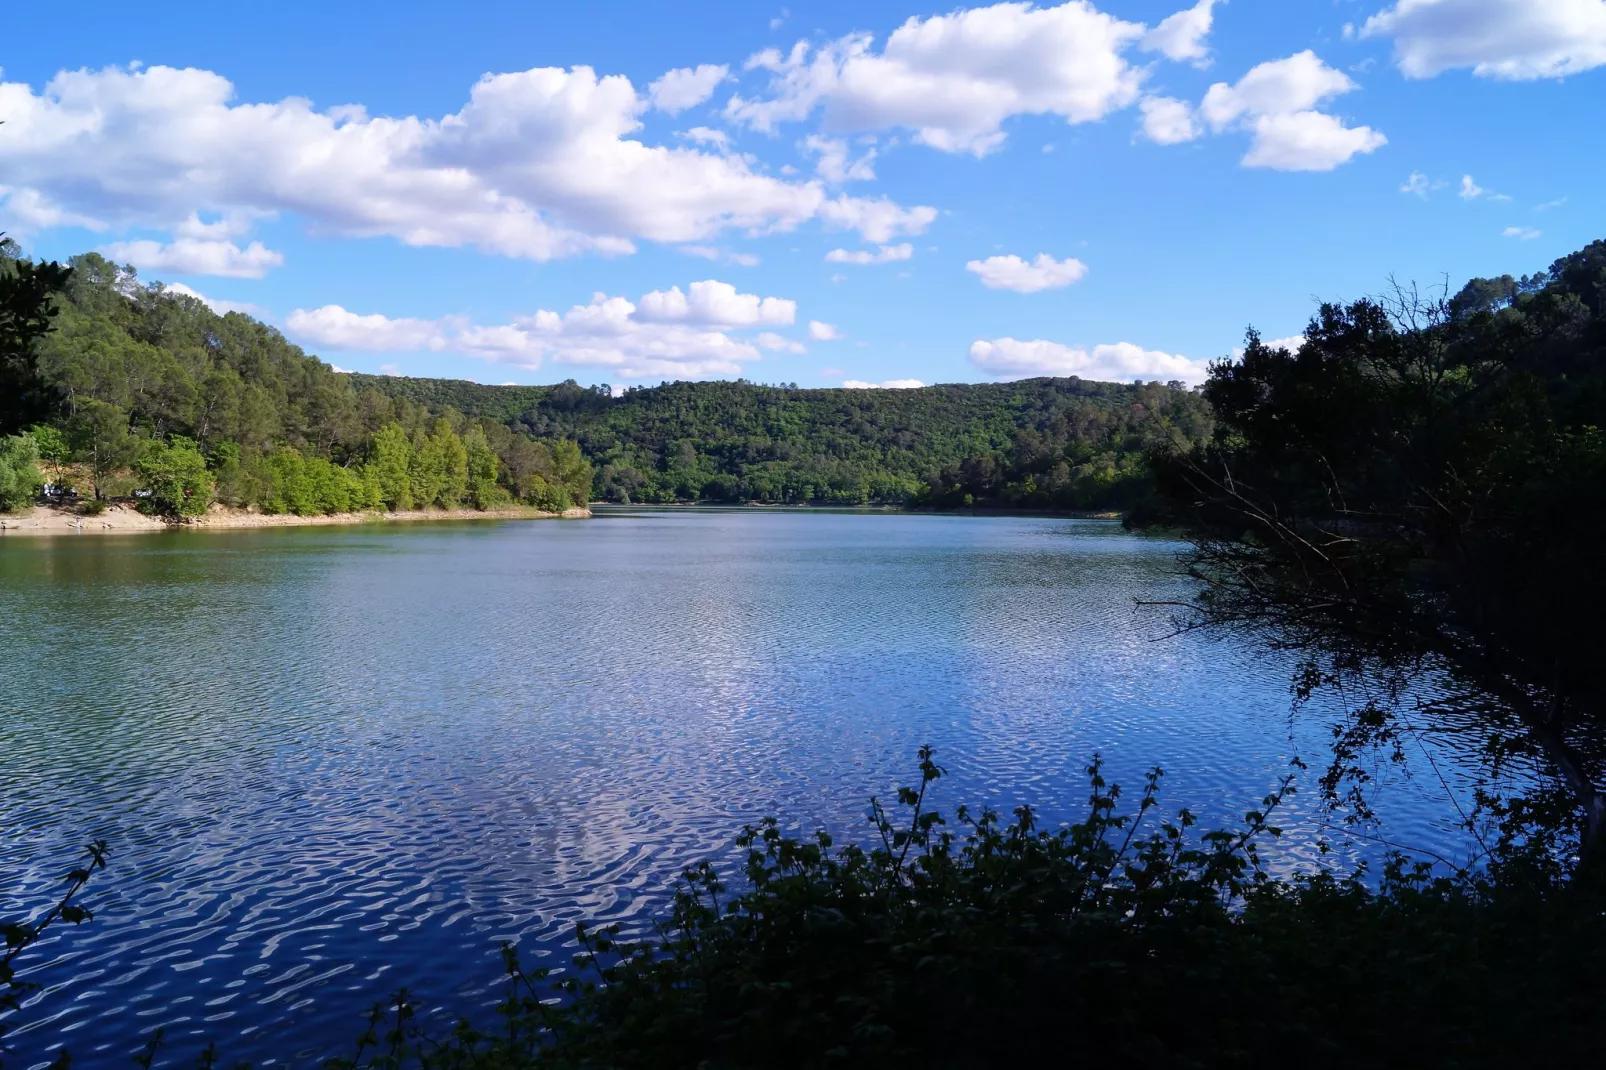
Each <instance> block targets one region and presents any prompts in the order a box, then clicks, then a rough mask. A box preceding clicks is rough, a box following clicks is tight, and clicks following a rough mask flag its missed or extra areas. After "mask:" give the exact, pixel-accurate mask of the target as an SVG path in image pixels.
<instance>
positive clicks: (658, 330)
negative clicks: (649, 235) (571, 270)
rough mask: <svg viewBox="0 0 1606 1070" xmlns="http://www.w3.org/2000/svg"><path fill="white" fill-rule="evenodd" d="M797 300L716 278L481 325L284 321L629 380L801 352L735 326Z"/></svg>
mask: <svg viewBox="0 0 1606 1070" xmlns="http://www.w3.org/2000/svg"><path fill="white" fill-rule="evenodd" d="M796 307H797V306H796V304H795V303H794V302H792V301H788V300H784V299H781V298H773V297H765V298H760V297H758V296H757V295H756V294H741V293H737V292H736V289H735V287H733V286H730V285H729V284H727V283H722V282H717V281H713V280H708V281H707V282H704V283H692V284H691V285H690V286H688V287H687V288H686V290H685V291H681V290H680V288H679V287H671V288H670V289H669V290H655V291H653V292H652V293H649V294H646V295H644V296H643V297H642V298H641V300H640V302H639V303H638V302H631V301H629V300H627V299H625V298H623V297H610V296H608V295H607V294H602V293H599V294H594V295H592V298H591V301H590V302H589V303H588V304H584V305H575V306H573V307H572V308H570V309H569V310H568V311H567V312H564V313H558V312H551V311H547V310H545V309H542V310H540V311H537V312H535V313H534V314H533V315H528V316H516V317H514V318H513V319H512V321H511V322H508V323H503V324H490V325H482V324H475V323H471V322H469V321H467V320H465V319H463V318H461V317H454V316H448V317H443V318H441V319H434V320H421V319H392V318H390V317H387V316H382V315H377V314H374V315H359V314H357V313H353V312H348V311H347V310H346V309H344V308H342V307H340V306H339V305H325V306H324V307H323V308H318V309H312V310H306V309H297V310H296V311H295V312H293V313H291V315H290V317H289V319H288V320H287V321H286V324H285V326H286V329H287V332H288V333H289V334H290V335H291V336H292V337H293V338H295V339H297V340H298V341H301V342H303V343H305V344H307V345H311V346H321V347H325V348H328V349H333V350H340V351H358V350H360V351H370V352H387V351H415V350H429V351H433V352H449V353H461V354H464V355H467V356H473V357H479V358H482V359H484V360H490V361H495V362H498V363H504V364H510V365H514V366H516V367H520V368H531V369H533V368H539V367H541V366H542V365H543V363H545V362H546V361H548V360H550V361H552V362H553V363H556V364H562V365H570V366H576V367H586V368H597V369H604V370H606V371H607V372H608V373H609V374H610V375H612V376H614V377H616V378H619V379H624V380H647V379H655V378H679V379H700V378H707V377H710V376H718V375H740V374H741V373H742V363H743V362H744V361H756V360H758V359H760V350H761V349H769V350H780V351H785V352H793V353H797V352H802V351H803V348H802V346H801V345H800V344H799V343H797V342H795V341H792V340H790V339H787V338H785V337H784V336H782V335H780V334H777V333H776V332H773V331H761V332H758V333H757V334H756V335H754V336H753V337H751V338H748V337H743V336H740V335H737V334H733V333H731V332H733V331H738V330H742V329H745V328H752V327H756V326H768V325H780V324H790V323H792V322H793V320H794V319H795V315H796Z"/></svg>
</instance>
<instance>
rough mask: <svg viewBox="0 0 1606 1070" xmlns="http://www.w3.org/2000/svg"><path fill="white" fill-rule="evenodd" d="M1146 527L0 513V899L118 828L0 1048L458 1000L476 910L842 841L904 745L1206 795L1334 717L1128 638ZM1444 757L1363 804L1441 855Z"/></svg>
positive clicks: (581, 901) (886, 782) (946, 794)
mask: <svg viewBox="0 0 1606 1070" xmlns="http://www.w3.org/2000/svg"><path fill="white" fill-rule="evenodd" d="M1178 548H1179V547H1178V546H1177V545H1176V544H1175V543H1172V542H1168V541H1166V540H1164V539H1156V538H1148V537H1140V536H1135V535H1131V534H1128V533H1126V532H1124V531H1123V530H1122V529H1121V527H1120V526H1119V525H1118V524H1114V523H1111V522H1104V521H1074V520H1060V519H1042V518H975V517H942V516H922V515H902V514H892V515H887V514H874V513H868V514H867V513H854V512H842V513H833V512H821V511H808V512H806V513H805V512H803V511H794V510H758V509H744V510H717V509H696V510H693V509H662V510H642V509H621V510H611V511H607V512H605V514H604V515H602V516H599V518H598V519H596V520H593V521H590V522H585V523H558V522H510V523H490V522H485V523H471V524H460V525H459V524H437V525H427V526H418V527H414V528H408V527H405V526H397V527H386V528H382V529H380V528H348V529H338V528H310V529H303V530H294V529H281V530H268V531H254V532H217V533H174V534H172V535H161V536H138V537H94V538H79V539H74V538H63V539H55V540H40V539H31V540H21V539H15V538H13V539H9V540H0V651H3V660H0V760H3V763H4V775H3V785H0V832H3V836H0V916H7V917H10V916H16V915H17V914H18V913H19V912H21V911H24V910H26V909H27V908H29V907H35V906H38V905H40V904H43V903H44V902H45V901H46V900H47V899H48V898H49V896H50V895H51V893H52V891H53V890H54V888H55V887H56V882H57V881H58V880H59V878H60V875H61V873H62V872H63V871H64V870H65V868H66V867H67V866H68V865H69V864H70V862H71V860H72V858H73V855H74V851H75V850H76V847H77V845H79V844H82V843H84V842H87V841H88V840H89V839H91V838H103V839H105V840H107V841H108V842H109V843H110V845H111V850H112V855H111V866H110V868H109V869H108V870H107V871H106V872H105V873H104V874H101V875H97V877H96V878H95V881H94V883H93V885H92V886H91V889H90V891H89V892H88V894H87V898H86V902H87V903H88V904H89V905H91V906H92V907H93V908H94V909H95V911H96V915H97V916H96V919H95V920H94V921H93V922H92V923H90V924H88V925H85V926H83V927H81V928H77V929H71V928H65V929H60V930H57V931H56V932H55V933H54V935H52V936H51V937H50V938H49V939H47V940H44V941H42V942H41V943H40V945H38V946H37V947H36V948H35V949H33V950H32V952H31V953H30V954H29V955H28V956H26V958H25V960H24V962H23V966H24V970H25V973H26V975H27V976H28V977H30V978H32V979H36V980H38V981H39V982H41V983H43V984H44V985H46V986H47V987H46V988H45V989H44V991H43V992H41V993H40V994H39V995H38V996H37V997H35V998H34V999H32V1000H30V1002H29V1005H28V1006H27V1007H26V1008H24V1010H23V1012H22V1013H21V1015H19V1016H18V1018H17V1020H16V1023H15V1024H16V1025H17V1027H18V1028H17V1030H16V1032H15V1033H14V1034H13V1036H12V1040H13V1043H14V1045H15V1047H16V1049H17V1050H18V1053H19V1055H20V1059H19V1061H18V1062H17V1064H16V1065H22V1066H28V1065H35V1066H42V1065H44V1064H45V1063H46V1062H48V1061H49V1059H50V1058H51V1056H52V1055H53V1053H54V1052H55V1051H56V1050H57V1049H58V1048H59V1047H60V1046H62V1045H64V1044H65V1045H67V1046H69V1047H70V1049H71V1051H72V1053H73V1055H74V1065H77V1066H84V1067H95V1066H101V1065H112V1066H125V1065H128V1061H129V1059H130V1057H131V1056H132V1054H133V1053H134V1052H135V1051H136V1050H137V1049H138V1048H139V1047H140V1046H141V1045H142V1044H144V1043H145V1041H146V1040H147V1039H148V1038H149V1036H150V1034H151V1033H152V1032H153V1031H154V1030H156V1029H157V1028H162V1029H164V1030H165V1031H166V1035H167V1037H168V1044H167V1047H166V1049H165V1051H166V1054H167V1058H168V1060H169V1063H170V1064H171V1065H178V1064H179V1063H181V1062H182V1063H184V1064H186V1065H188V1064H190V1063H192V1062H193V1060H194V1057H195V1054H196V1053H197V1052H198V1051H199V1049H200V1048H201V1047H202V1046H204V1044H205V1043H206V1042H207V1041H216V1042H217V1044H218V1046H219V1048H220V1050H221V1051H222V1053H223V1054H224V1056H225V1057H226V1060H229V1061H232V1060H234V1059H240V1058H244V1059H249V1060H252V1061H253V1062H254V1063H255V1064H257V1065H264V1066H269V1065H272V1066H287V1065H288V1066H305V1065H317V1064H318V1062H319V1061H320V1060H321V1059H323V1058H325V1057H327V1056H329V1055H331V1054H337V1053H340V1052H342V1051H346V1050H348V1045H349V1044H350V1043H351V1042H352V1041H353V1040H354V1039H355V1037H356V1036H357V1034H358V1033H359V1032H360V1031H361V1020H362V1018H363V1015H364V1013H365V1012H366V1010H367V1008H368V1006H369V1005H370V1003H371V1002H372V1001H373V1000H375V999H376V998H377V997H379V996H382V995H384V994H387V993H389V992H391V991H393V990H395V989H396V988H399V987H402V986H404V985H405V986H406V987H407V988H408V989H410V990H411V991H412V992H414V993H417V994H418V995H419V996H420V998H422V999H424V1000H425V1002H426V1006H428V1007H430V1008H432V1013H433V1015H434V1016H435V1017H437V1018H439V1019H440V1020H441V1022H443V1023H444V1022H447V1021H449V1020H451V1019H452V1018H453V1017H455V1016H456V1015H460V1014H465V1013H467V1014H476V1013H478V1014H483V1013H484V1012H485V1008H486V1007H488V1006H489V1005H490V1004H492V1003H494V1001H495V1000H496V998H497V996H498V993H499V988H498V986H497V980H498V976H499V958H498V954H497V948H498V946H499V945H500V943H501V942H502V941H504V940H514V941H517V942H518V943H519V944H520V947H521V948H522V949H523V952H524V954H525V955H526V956H527V957H529V958H530V959H532V960H539V961H541V962H542V963H544V964H546V965H550V966H554V967H558V968H561V967H563V966H565V965H566V964H567V961H568V955H569V954H570V953H571V952H572V950H573V947H574V943H573V926H574V924H575V923H576V922H577V921H581V920H587V921H595V922H604V923H606V922H614V921H617V922H620V923H622V924H623V925H624V926H625V928H626V931H627V932H630V933H637V934H639V933H644V932H646V931H647V928H648V926H649V924H650V922H651V920H652V918H653V916H654V912H655V911H657V910H659V909H660V908H661V907H662V905H663V903H664V901H665V897H666V890H667V889H668V887H669V886H670V883H671V881H672V880H673V878H674V876H675V875H676V874H677V873H678V872H679V871H680V869H681V868H682V867H683V866H685V865H687V864H689V863H691V862H694V861H697V860H700V859H703V858H709V857H713V858H717V859H723V860H726V861H727V862H728V861H729V860H730V859H731V858H732V854H733V852H732V839H733V836H734V834H735V832H736V831H737V829H738V828H739V826H740V825H741V824H742V823H743V822H746V821H751V820H754V819H756V818H758V817H760V816H762V815H765V814H770V813H774V814H779V815H782V816H783V817H784V818H785V820H786V821H787V823H788V826H789V827H790V828H792V829H795V830H798V831H804V830H808V829H812V828H814V827H819V826H824V827H829V828H831V829H832V830H833V831H834V832H836V833H837V834H839V835H840V836H845V837H862V836H863V835H865V833H866V831H867V829H866V825H865V822H864V814H865V810H866V804H867V799H868V796H869V795H870V794H872V793H879V794H881V795H882V796H886V795H889V794H890V793H891V792H892V791H893V789H894V788H895V786H896V785H897V784H899V783H904V782H907V781H908V780H909V779H910V777H911V774H912V772H913V764H914V755H915V750H916V748H917V747H918V746H919V745H920V744H922V743H926V742H930V743H933V744H935V745H936V746H937V748H938V750H939V758H940V760H941V762H942V763H943V764H945V765H946V766H947V768H948V770H949V772H950V774H951V779H950V780H947V781H945V782H944V783H943V785H942V786H941V790H940V792H939V795H938V804H939V805H946V806H948V807H949V808H951V807H952V806H954V805H956V804H957V803H959V802H968V803H970V804H972V806H975V805H977V804H987V805H992V806H994V807H996V808H999V809H1000V810H1003V811H1006V812H1007V810H1008V809H1009V808H1011V807H1013V806H1015V805H1017V804H1019V803H1023V802H1030V803H1032V804H1034V805H1036V806H1039V807H1040V808H1041V809H1042V812H1043V814H1044V817H1045V819H1046V820H1048V821H1050V822H1054V821H1059V820H1064V819H1068V818H1069V817H1071V816H1073V815H1075V814H1076V813H1077V812H1078V810H1079V807H1080V806H1081V805H1082V804H1083V803H1084V801H1085V798H1086V794H1087V788H1086V783H1085V780H1084V778H1083V775H1082V769H1083V767H1084V765H1085V764H1086V762H1087V760H1088V758H1089V757H1090V756H1091V755H1092V754H1093V753H1094V752H1095V751H1097V752H1100V753H1102V754H1103V755H1104V756H1105V758H1106V759H1107V760H1108V762H1109V764H1110V769H1111V772H1112V774H1113V776H1114V777H1116V778H1118V779H1121V780H1124V781H1126V782H1127V783H1129V784H1130V785H1131V786H1133V787H1135V786H1136V785H1137V782H1138V781H1139V780H1140V778H1141V776H1142V774H1143V772H1144V771H1145V770H1147V769H1148V768H1149V767H1151V766H1154V765H1163V766H1164V767H1165V768H1166V770H1167V771H1168V774H1169V775H1168V777H1167V780H1166V789H1165V790H1166V795H1165V799H1166V802H1167V804H1168V806H1169V807H1172V808H1174V807H1177V806H1182V805H1188V806H1190V807H1192V808H1194V809H1195V810H1196V811H1197V812H1200V813H1201V814H1202V815H1203V816H1204V818H1205V820H1206V822H1209V821H1210V820H1212V819H1214V820H1223V821H1224V820H1230V819H1231V818H1232V816H1233V815H1234V814H1240V813H1242V811H1243V810H1245V809H1247V808H1249V807H1250V806H1251V805H1253V804H1254V803H1255V802H1256V801H1257V800H1258V799H1259V797H1260V796H1261V795H1262V794H1264V793H1265V792H1266V791H1267V790H1269V788H1270V787H1272V786H1273V785H1274V784H1275V782H1276V780H1277V778H1278V777H1279V776H1280V775H1281V774H1282V773H1283V772H1284V771H1285V770H1286V769H1287V767H1288V762H1289V760H1290V758H1292V757H1293V756H1294V754H1295V753H1304V754H1305V755H1306V756H1307V757H1310V756H1315V757H1317V758H1319V757H1320V756H1321V754H1322V753H1323V752H1322V749H1321V748H1322V746H1323V740H1324V738H1325V734H1326V729H1325V727H1324V725H1323V723H1322V713H1321V710H1320V709H1317V710H1314V711H1312V712H1310V713H1308V714H1307V715H1305V716H1303V717H1302V718H1300V719H1298V720H1294V721H1292V722H1291V721H1290V717H1289V710H1290V705H1289V702H1290V697H1289V674H1290V670H1291V668H1292V666H1291V665H1290V664H1288V663H1287V661H1286V660H1284V659H1279V658H1277V657H1273V656H1270V655H1268V654H1267V653H1266V652H1265V651H1263V650H1261V649H1259V648H1257V647H1255V646H1253V645H1251V644H1249V643H1247V642H1244V641H1236V640H1212V639H1209V638H1207V637H1204V636H1199V635H1185V636H1178V637H1175V638H1170V639H1165V640H1162V641H1157V637H1159V636H1162V635H1164V634H1165V633H1166V632H1167V630H1168V624H1167V620H1166V618H1165V616H1164V614H1163V613H1158V612H1156V611H1154V610H1142V609H1140V608H1139V607H1138V606H1137V604H1136V602H1137V600H1139V599H1145V600H1164V599H1168V598H1176V597H1179V596H1185V595H1186V594H1187V590H1188V589H1187V586H1186V584H1185V582H1184V581H1182V580H1180V579H1179V578H1177V576H1176V575H1175V573H1174V569H1175V554H1176V552H1177V550H1178ZM1441 763H1442V765H1443V767H1446V768H1449V769H1451V770H1452V776H1460V775H1461V773H1462V772H1464V769H1463V764H1464V762H1463V761H1462V757H1458V755H1457V753H1455V752H1454V748H1450V749H1449V750H1447V751H1446V753H1445V754H1444V755H1443V756H1442V757H1441ZM1458 763H1461V764H1458ZM1438 789H1439V782H1438V781H1437V780H1436V779H1435V780H1434V782H1433V785H1432V788H1431V790H1430V789H1429V788H1428V787H1427V786H1425V785H1424V784H1423V783H1420V782H1418V781H1414V780H1412V779H1411V778H1409V777H1406V778H1404V780H1403V783H1402V786H1401V788H1400V790H1399V791H1398V792H1396V794H1395V796H1394V798H1393V800H1392V801H1393V803H1394V806H1393V809H1392V810H1391V811H1390V820H1391V821H1394V822H1395V824H1394V825H1393V826H1391V828H1392V829H1393V830H1394V831H1395V833H1396V835H1399V836H1401V837H1402V838H1411V837H1414V838H1415V841H1416V842H1418V843H1422V844H1424V845H1427V846H1432V847H1435V848H1438V849H1441V850H1444V851H1446V852H1450V851H1454V850H1456V849H1458V845H1457V842H1456V836H1457V834H1456V832H1455V830H1454V828H1453V810H1452V809H1451V808H1450V807H1449V806H1448V805H1447V803H1446V800H1445V799H1444V798H1443V797H1442V792H1439V791H1438ZM1436 792H1437V794H1436ZM1312 794H1314V793H1312ZM1313 802H1314V800H1313V799H1311V798H1307V797H1303V796H1302V797H1300V798H1299V800H1297V801H1296V804H1295V806H1294V807H1293V812H1292V813H1291V814H1290V815H1289V816H1288V817H1287V818H1286V819H1285V820H1284V821H1283V822H1282V823H1283V824H1284V826H1285V827H1287V828H1288V830H1289V834H1288V837H1287V840H1286V841H1285V843H1284V844H1283V845H1282V846H1281V847H1279V848H1278V852H1279V853H1280V857H1281V858H1282V859H1283V860H1284V861H1285V862H1286V863H1287V864H1293V863H1295V862H1299V861H1311V860H1313V859H1315V857H1316V855H1315V852H1314V844H1315V842H1316V840H1317V839H1318V838H1319V837H1320V836H1321V835H1322V833H1321V832H1320V830H1319V829H1318V828H1317V825H1316V822H1317V821H1318V819H1319V815H1318V814H1317V813H1316V811H1315V808H1314V806H1313V805H1312V804H1313ZM1343 857H1345V858H1352V857H1359V856H1356V855H1354V854H1353V853H1351V854H1349V855H1344V856H1343Z"/></svg>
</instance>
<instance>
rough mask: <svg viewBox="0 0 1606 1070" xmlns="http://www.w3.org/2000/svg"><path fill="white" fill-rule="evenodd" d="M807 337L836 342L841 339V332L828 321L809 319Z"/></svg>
mask: <svg viewBox="0 0 1606 1070" xmlns="http://www.w3.org/2000/svg"><path fill="white" fill-rule="evenodd" d="M809 337H810V338H811V339H813V340H814V341H816V342H837V341H841V339H842V332H841V331H839V330H837V329H836V328H835V327H833V326H832V325H831V324H829V323H821V322H820V321H819V320H810V321H809Z"/></svg>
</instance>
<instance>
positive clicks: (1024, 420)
mask: <svg viewBox="0 0 1606 1070" xmlns="http://www.w3.org/2000/svg"><path fill="white" fill-rule="evenodd" d="M353 378H354V379H355V380H356V382H357V384H358V385H359V387H360V388H362V389H364V390H367V389H373V390H379V391H383V392H385V393H387V394H390V395H392V396H394V397H398V398H405V399H407V400H408V401H411V402H413V403H415V404H418V405H421V406H424V407H425V408H429V409H438V408H442V407H445V406H451V407H453V408H455V409H457V410H458V411H461V412H464V413H467V414H469V415H472V416H478V417H488V418H493V419H499V420H505V421H506V422H507V423H508V425H509V426H510V427H513V428H515V429H517V430H520V431H523V432H526V433H528V434H530V435H534V436H538V437H549V436H554V437H560V438H564V439H572V440H574V441H576V442H578V443H579V444H580V446H581V448H582V449H583V450H584V452H585V454H586V457H587V458H588V459H589V460H590V461H591V462H592V464H594V465H595V466H596V467H597V478H596V485H595V487H594V493H595V494H596V496H597V497H599V498H603V499H607V500H612V501H644V502H670V501H697V500H709V501H763V502H809V501H813V502H825V503H832V504H840V505H857V504H865V503H869V502H891V503H902V504H915V505H926V506H932V507H937V508H951V507H957V506H970V505H994V506H1009V507H1014V508H1036V509H1107V508H1121V507H1123V506H1126V505H1130V504H1131V503H1132V502H1133V501H1135V500H1136V499H1137V498H1138V497H1139V496H1141V495H1142V494H1143V493H1144V490H1145V488H1146V486H1147V483H1148V478H1147V469H1146V467H1145V464H1144V456H1145V454H1146V453H1147V452H1148V451H1150V450H1152V449H1154V448H1156V447H1158V446H1161V445H1165V444H1168V443H1173V442H1181V443H1189V444H1191V443H1193V442H1197V441H1200V440H1202V439H1203V438H1204V437H1205V436H1206V435H1207V434H1208V433H1209V428H1210V420H1209V413H1208V409H1207V407H1206V406H1205V404H1204V402H1203V399H1202V398H1200V397H1199V396H1198V394H1197V393H1194V392H1191V391H1188V390H1186V389H1184V388H1183V387H1182V385H1181V384H1178V383H1173V384H1170V385H1162V384H1160V383H1149V384H1146V385H1145V384H1128V385H1120V384H1113V383H1094V382H1085V381H1082V380H1080V379H1075V378H1072V379H1030V380H1026V381H1023V382H1017V383H983V384H973V385H948V386H932V387H924V388H921V389H915V390H799V389H796V388H788V387H779V386H760V385H758V384H755V383H750V382H746V381H742V380H738V381H736V382H712V383H666V384H664V385H662V386H658V387H650V388H644V389H632V390H627V391H625V392H624V393H623V394H622V395H621V396H619V397H613V396H611V395H610V393H609V392H608V391H607V390H606V389H605V388H594V389H587V388H584V387H581V386H579V385H577V384H575V383H573V382H567V383H563V384H561V385H558V386H553V387H508V386H503V387H498V386H478V385H476V384H473V383H464V382H457V381H453V380H444V379H400V378H388V377H378V376H363V375H359V376H354V377H353Z"/></svg>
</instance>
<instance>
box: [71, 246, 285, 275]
mask: <svg viewBox="0 0 1606 1070" xmlns="http://www.w3.org/2000/svg"><path fill="white" fill-rule="evenodd" d="M101 252H102V253H104V254H105V255H106V256H107V257H109V258H110V259H112V260H115V261H117V262H118V263H123V264H133V265H134V266H135V267H137V268H140V269H141V270H144V271H172V272H176V273H178V274H180V275H220V276H222V277H224V278H231V279H260V278H261V277H262V276H264V275H266V274H267V273H268V272H269V271H270V270H272V269H273V268H276V267H278V266H280V265H281V264H283V263H284V254H282V253H278V252H275V251H274V250H272V249H269V248H268V247H267V246H265V245H263V244H262V243H261V242H259V241H254V242H252V243H251V244H250V245H248V246H246V247H245V248H244V249H241V248H240V247H239V246H238V245H235V244H234V243H233V242H231V241H208V240H206V239H203V238H179V239H178V240H177V241H173V242H168V243H167V244H165V245H164V244H163V243H162V242H157V241H126V242H113V243H112V244H111V245H108V246H105V247H104V248H102V249H101Z"/></svg>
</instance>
